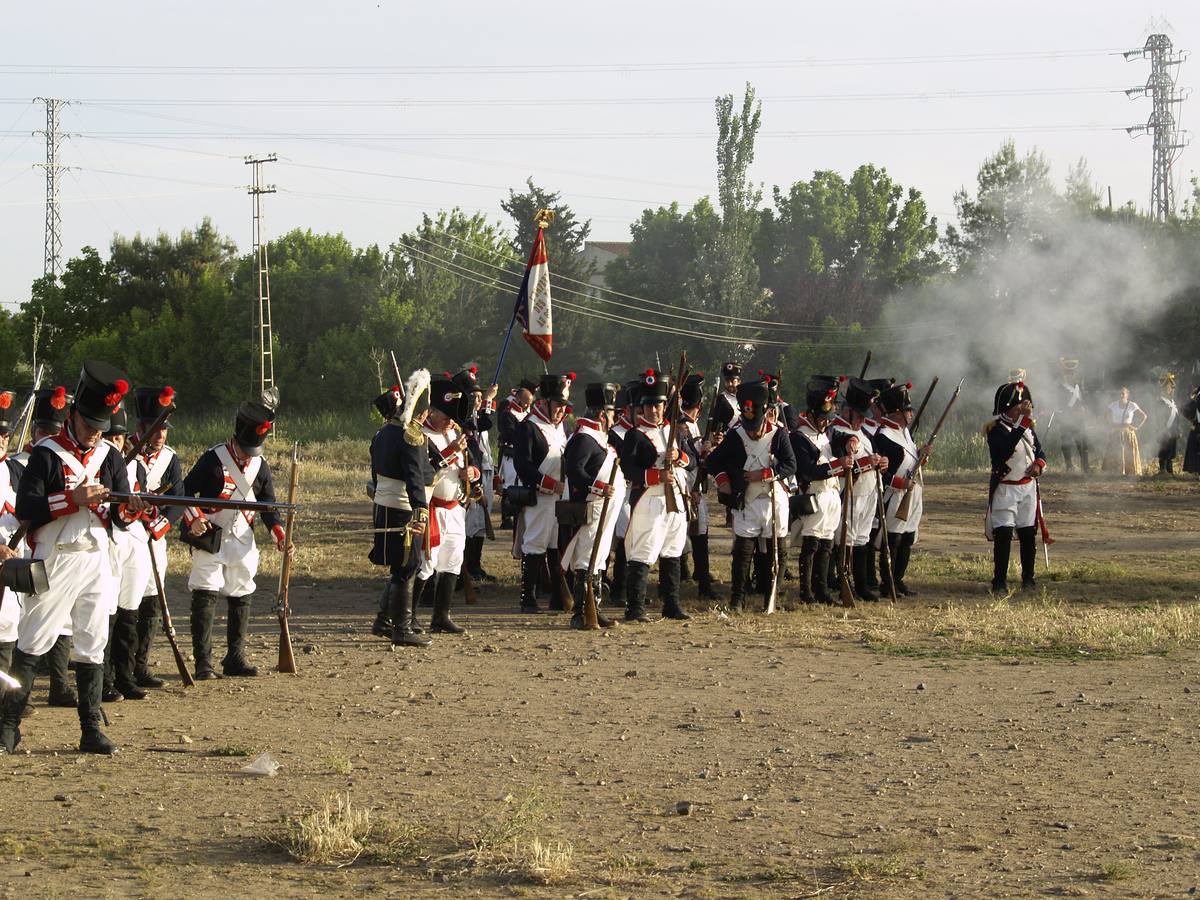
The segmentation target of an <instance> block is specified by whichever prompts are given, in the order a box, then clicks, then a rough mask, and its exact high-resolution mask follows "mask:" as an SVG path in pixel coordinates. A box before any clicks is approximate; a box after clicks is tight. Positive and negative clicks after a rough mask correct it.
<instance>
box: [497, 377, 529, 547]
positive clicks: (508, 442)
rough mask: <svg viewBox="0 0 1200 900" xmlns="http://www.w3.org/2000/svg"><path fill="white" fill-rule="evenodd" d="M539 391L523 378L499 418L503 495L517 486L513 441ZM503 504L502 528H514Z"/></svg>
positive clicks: (501, 487)
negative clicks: (534, 395)
mask: <svg viewBox="0 0 1200 900" xmlns="http://www.w3.org/2000/svg"><path fill="white" fill-rule="evenodd" d="M536 390H537V382H536V381H532V380H530V379H528V378H522V379H521V382H520V383H519V384H518V385H517V386H516V387H515V388H513V391H512V394H511V395H510V396H509V398H508V400H507V402H506V403H505V404H504V406H503V407H502V408H501V410H500V413H499V415H498V416H497V428H498V430H499V432H500V490H501V492H502V493H503V492H504V491H507V490H508V489H509V488H510V487H513V486H514V485H515V484H517V469H516V466H515V465H514V464H513V440H514V438H515V437H516V433H517V425H519V424H520V423H521V422H524V421H525V418H526V417H527V416H528V415H529V410H530V407H532V405H533V392H534V391H536ZM504 509H505V506H504V504H503V503H501V510H500V511H501V518H500V527H501V528H512V527H513V517H512V515H511V514H509V513H505V511H504Z"/></svg>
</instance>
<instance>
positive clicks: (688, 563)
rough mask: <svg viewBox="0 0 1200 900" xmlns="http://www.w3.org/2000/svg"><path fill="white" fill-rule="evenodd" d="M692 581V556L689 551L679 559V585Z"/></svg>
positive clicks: (684, 552) (685, 551)
mask: <svg viewBox="0 0 1200 900" xmlns="http://www.w3.org/2000/svg"><path fill="white" fill-rule="evenodd" d="M691 580H692V554H691V552H690V551H688V550H684V551H683V555H682V556H681V557H679V583H680V584H682V583H683V582H685V581H691Z"/></svg>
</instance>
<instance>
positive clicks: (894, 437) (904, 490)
mask: <svg viewBox="0 0 1200 900" xmlns="http://www.w3.org/2000/svg"><path fill="white" fill-rule="evenodd" d="M911 390H912V384H911V383H909V384H894V385H892V386H891V387H889V388H887V389H886V390H885V391H884V392H883V393H882V394H881V395H880V397H879V406H880V408H881V409H882V411H883V416H882V418H881V419H880V420H879V430H878V431H876V432H875V438H874V440H873V441H872V444H873V445H874V447H875V451H876V452H877V453H879V454H881V455H883V456H885V457H887V460H888V463H887V471H886V472H885V473H884V476H883V483H884V485H885V489H884V494H883V496H884V509H885V511H886V513H887V515H886V517H885V518H886V523H887V542H888V559H889V560H890V561H891V564H892V566H891V571H888V567H887V566H883V567H882V569H881V571H882V576H883V577H882V582H883V592H884V593H885V594H889V595H890V594H891V592H892V587H893V586H894V587H895V589H896V593H897V594H899V595H901V596H903V597H915V596H916V594H917V592H916V591H915V590H913V589H912V588H910V587H909V586H908V584H907V583H905V581H904V574H905V572H907V571H908V561H909V558H910V557H911V556H912V546H913V543H914V542H915V541H916V539H917V531H918V528H919V527H920V524H921V513H922V510H923V497H924V494H923V490H924V486H923V485H922V484H921V479H920V478H919V473H918V470H919V469H920V468H921V466H923V465H925V461H926V460H927V459H929V454H930V452H931V450H932V448H931V447H930V446H929V445H928V444H925V445H924V446H922V447H917V443H916V441H915V440H913V436H912V434H911V433H910V432H909V430H908V426H909V425H910V424H911V423H912V418H913V406H912V398H911V397H910V396H909V393H908V392H909V391H911ZM906 496H907V498H908V501H907V502H908V510H907V518H905V519H901V518H900V517H899V515H898V514H897V512H898V510H899V509H900V505H901V503H903V502H905V497H906Z"/></svg>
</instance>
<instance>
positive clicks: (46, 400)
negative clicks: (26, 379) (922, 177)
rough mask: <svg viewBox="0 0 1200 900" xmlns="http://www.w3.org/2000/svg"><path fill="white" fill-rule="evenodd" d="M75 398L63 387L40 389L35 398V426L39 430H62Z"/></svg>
mask: <svg viewBox="0 0 1200 900" xmlns="http://www.w3.org/2000/svg"><path fill="white" fill-rule="evenodd" d="M74 399H75V398H74V397H72V396H71V395H70V394H68V393H67V389H66V388H65V387H62V386H61V385H60V386H59V387H53V388H39V389H38V392H37V393H36V394H34V397H33V424H34V425H35V426H37V427H38V428H42V429H49V428H62V427H63V423H65V422H66V421H67V415H68V414H69V412H70V408H71V401H72V400H74Z"/></svg>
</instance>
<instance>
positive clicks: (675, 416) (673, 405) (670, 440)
mask: <svg viewBox="0 0 1200 900" xmlns="http://www.w3.org/2000/svg"><path fill="white" fill-rule="evenodd" d="M686 377H687V351H686V350H684V351H683V352H681V353H680V354H679V374H678V377H677V378H676V379H675V396H674V397H673V398H671V402H670V404H669V406H668V415H669V417H670V420H671V427H670V428H669V429H668V431H667V447H666V450H664V451H663V454H664V464H663V499H664V501H665V503H666V507H667V512H669V513H677V512H679V501H678V499H677V498H676V497H675V469H674V465H673V463H672V462H671V450H672V449H674V448H675V438H676V435H677V433H678V431H679V402H680V399H681V392H680V388H681V387H682V386H683V379H684V378H686Z"/></svg>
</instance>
